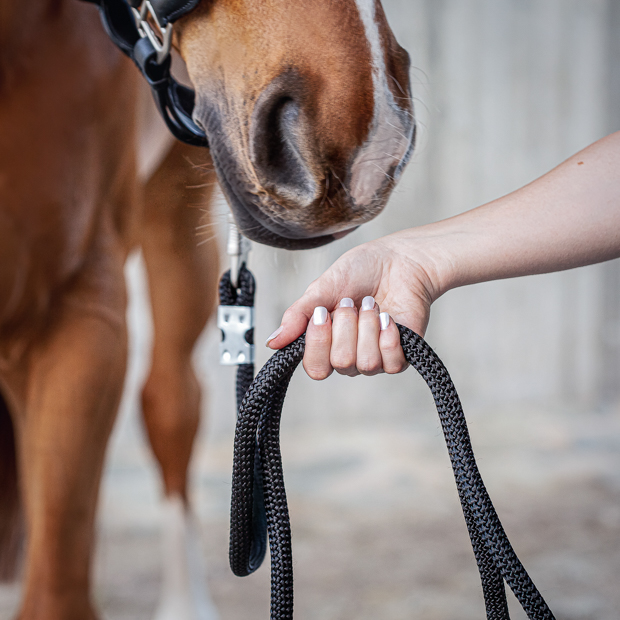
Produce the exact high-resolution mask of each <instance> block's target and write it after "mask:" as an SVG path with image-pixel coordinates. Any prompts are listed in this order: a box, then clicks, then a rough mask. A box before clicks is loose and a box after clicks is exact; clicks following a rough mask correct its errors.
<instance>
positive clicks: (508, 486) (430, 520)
mask: <svg viewBox="0 0 620 620" xmlns="http://www.w3.org/2000/svg"><path fill="white" fill-rule="evenodd" d="M136 286H137V287H138V289H139V288H140V286H141V284H140V282H139V281H138V283H137V284H136ZM141 303H142V302H140V301H139V300H138V301H136V300H135V299H134V302H133V305H132V309H131V311H130V317H131V320H132V324H133V325H134V335H133V338H132V343H133V344H132V350H133V353H132V361H131V365H130V372H129V378H128V382H127V389H126V397H125V400H124V403H123V405H122V409H121V414H120V419H119V423H118V425H117V428H116V430H115V435H114V437H113V440H112V442H111V445H110V452H109V458H108V465H107V468H106V473H105V479H104V485H103V493H102V499H101V507H100V519H99V520H100V523H99V530H98V531H99V534H98V545H97V554H96V569H95V597H96V600H97V602H98V605H99V607H100V609H101V610H102V615H103V618H105V619H106V620H147V619H149V618H151V617H152V615H153V610H154V608H155V605H156V601H157V595H158V588H159V582H160V576H159V570H160V561H161V560H160V554H159V538H158V532H159V519H160V513H159V509H160V504H159V494H160V487H159V480H158V477H157V471H156V468H155V465H154V463H153V461H152V457H151V455H150V453H149V450H148V446H147V445H146V443H145V440H144V436H143V433H142V429H141V426H140V423H139V417H138V410H137V389H138V386H139V384H140V382H141V380H142V377H143V374H144V370H145V368H146V361H147V358H148V353H147V352H146V348H145V342H146V341H147V340H148V324H147V323H145V321H144V319H143V318H142V317H143V316H144V308H143V307H142V306H141V305H140V304H141ZM216 345H217V343H216V336H215V334H214V330H213V328H211V329H210V330H208V332H207V333H206V334H205V336H204V338H203V340H202V341H201V344H200V346H199V350H198V352H197V367H198V371H199V373H200V375H201V377H203V379H204V381H205V383H206V384H208V385H209V386H210V389H209V397H208V399H207V401H206V404H208V408H209V409H210V416H209V418H208V422H205V424H203V428H202V429H201V434H200V438H199V441H198V445H197V448H196V452H195V458H194V462H193V468H192V472H193V481H192V496H193V504H194V507H195V511H196V513H197V515H198V517H199V519H200V523H201V526H202V533H203V545H204V553H205V557H206V558H207V561H208V565H209V574H210V587H211V590H212V593H213V596H214V599H215V601H216V603H217V604H218V606H219V608H220V610H221V617H222V620H246V619H249V618H268V615H269V612H268V609H269V569H268V566H267V565H266V566H264V567H263V568H261V569H260V570H259V571H258V573H257V574H255V575H253V576H251V577H248V578H245V579H239V578H236V577H234V576H233V575H232V573H231V572H230V570H229V568H228V564H227V547H228V532H227V529H228V510H229V494H230V470H231V462H232V437H233V431H234V412H233V410H232V401H231V398H232V393H233V392H232V389H233V383H232V380H233V373H232V372H231V371H230V369H226V368H218V367H216V366H215V365H214V362H213V360H214V359H215V355H216ZM360 382H363V383H360ZM367 382H370V383H367ZM360 385H364V386H365V387H369V386H370V387H371V390H370V392H369V393H370V394H371V397H368V396H366V397H365V402H360V397H359V390H358V387H356V386H360ZM457 388H458V383H457ZM388 392H389V394H390V401H389V402H390V407H389V408H384V407H382V403H383V402H384V401H385V398H384V395H385V394H387V393H388ZM326 395H327V396H326ZM347 403H348V405H347ZM464 405H465V411H466V415H467V417H468V420H469V424H470V431H471V434H472V439H473V443H474V447H475V450H476V454H477V457H478V462H479V466H480V469H481V471H482V475H483V477H484V479H485V482H486V484H487V486H488V488H489V491H490V494H491V497H492V498H493V500H494V502H495V504H496V507H497V510H498V512H499V514H500V517H501V518H502V520H503V522H504V526H505V528H506V530H507V532H508V534H509V536H510V538H511V540H512V543H513V545H514V547H515V548H516V550H517V553H518V554H519V556H520V557H521V559H522V561H523V562H524V564H525V566H526V568H527V569H528V570H529V572H530V574H531V575H532V577H533V578H534V580H535V582H536V583H537V585H538V587H539V588H540V589H541V590H542V592H543V594H544V596H545V597H546V599H547V600H548V602H549V604H550V606H551V607H552V609H553V610H554V612H555V614H556V617H557V618H558V620H594V619H596V620H616V619H617V618H618V616H619V615H618V609H620V589H619V588H618V577H619V576H620V409H618V408H614V407H610V408H608V409H606V410H604V411H591V410H587V409H584V408H583V407H579V406H578V405H572V406H569V405H562V406H560V405H557V404H556V405H548V406H542V405H540V404H538V405H533V404H530V405H514V406H506V405H503V406H502V407H499V408H498V407H496V406H493V405H489V404H488V403H468V402H465V403H464ZM282 435H283V437H282V446H283V458H284V467H285V477H286V482H287V490H288V495H289V501H290V508H291V519H292V528H293V552H294V560H295V583H296V615H295V617H296V618H297V619H298V620H315V619H316V620H351V619H353V618H355V619H357V620H370V619H371V618H372V619H376V618H382V619H385V620H401V619H405V618H407V619H420V620H469V619H472V620H473V619H474V618H476V619H480V618H483V617H484V611H483V603H482V597H481V591H480V586H479V581H478V576H477V571H476V568H475V562H474V559H473V555H472V552H471V549H470V547H469V542H468V538H467V533H466V529H465V525H464V522H463V519H462V515H461V513H460V507H459V505H458V500H457V495H456V491H455V488H454V482H453V480H452V476H451V470H450V465H449V460H448V457H447V453H446V449H445V445H444V444H443V439H442V436H441V432H440V428H439V423H438V420H437V415H436V413H435V411H434V409H433V406H432V401H431V399H430V396H429V394H428V393H427V390H426V388H425V386H424V385H423V384H422V382H421V380H419V378H417V377H416V376H415V373H414V371H408V372H407V373H405V374H403V375H401V376H399V377H395V378H394V377H392V378H390V377H375V378H356V379H354V380H350V379H347V378H343V377H332V378H330V379H329V380H328V381H327V382H326V383H325V384H316V383H313V382H311V381H310V380H308V379H307V378H306V377H305V376H303V375H302V374H301V373H299V374H298V376H296V377H295V378H294V380H293V383H292V386H291V388H290V399H289V401H288V403H287V406H286V408H285V413H284V421H283V432H282ZM18 598H19V588H18V586H2V587H0V620H9V619H10V618H12V617H13V613H14V610H15V608H16V605H17V602H18ZM524 617H525V616H524V615H523V614H522V612H520V611H518V612H517V611H515V613H514V614H513V618H524Z"/></svg>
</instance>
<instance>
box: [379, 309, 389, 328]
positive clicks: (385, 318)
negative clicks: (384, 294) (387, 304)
mask: <svg viewBox="0 0 620 620" xmlns="http://www.w3.org/2000/svg"><path fill="white" fill-rule="evenodd" d="M379 323H380V324H381V331H383V330H384V329H387V328H388V326H389V325H390V315H389V314H388V313H387V312H382V313H381V314H380V315H379Z"/></svg>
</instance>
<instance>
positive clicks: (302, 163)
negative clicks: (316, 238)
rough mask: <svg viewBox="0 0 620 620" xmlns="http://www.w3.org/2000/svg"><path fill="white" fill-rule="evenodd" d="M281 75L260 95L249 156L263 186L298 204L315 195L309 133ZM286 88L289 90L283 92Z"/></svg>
mask: <svg viewBox="0 0 620 620" xmlns="http://www.w3.org/2000/svg"><path fill="white" fill-rule="evenodd" d="M287 77H288V76H287V75H286V74H284V75H283V76H280V77H279V78H276V80H274V81H273V82H272V83H271V84H270V85H269V86H268V87H267V88H266V89H265V90H264V91H263V93H262V94H261V96H260V97H259V99H258V101H257V102H256V106H255V108H254V112H253V113H252V123H251V127H250V157H251V160H252V164H253V166H254V170H255V172H256V175H257V177H258V180H259V181H260V183H261V184H262V185H263V187H264V189H266V190H267V191H269V192H272V193H274V194H276V196H278V197H281V198H283V199H285V200H289V201H293V202H294V203H295V204H297V205H299V206H305V205H309V204H311V203H312V202H313V200H314V199H315V197H316V192H317V183H316V181H315V180H314V178H313V176H312V173H311V171H310V169H309V166H308V164H309V161H308V160H309V159H310V157H311V153H310V149H309V146H308V142H309V140H308V135H309V132H308V131H307V128H306V126H305V120H304V118H303V114H302V111H301V108H300V104H299V103H298V99H297V98H296V97H295V96H293V95H291V94H290V90H291V89H290V88H289V89H285V87H286V86H289V87H290V86H294V84H291V83H290V82H289V81H288V80H287V79H286V78H287ZM287 90H288V91H289V92H287Z"/></svg>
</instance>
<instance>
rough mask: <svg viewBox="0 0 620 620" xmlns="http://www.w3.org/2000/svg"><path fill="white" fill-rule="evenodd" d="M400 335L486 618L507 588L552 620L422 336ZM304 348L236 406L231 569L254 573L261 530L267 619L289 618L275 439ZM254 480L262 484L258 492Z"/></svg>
mask: <svg viewBox="0 0 620 620" xmlns="http://www.w3.org/2000/svg"><path fill="white" fill-rule="evenodd" d="M398 329H399V331H400V336H401V345H402V347H403V351H404V352H405V357H406V358H407V361H408V362H409V363H410V364H411V365H412V366H413V367H414V368H415V369H416V370H417V371H418V373H419V374H420V376H421V377H422V378H423V379H424V381H425V382H426V384H427V385H428V387H429V388H430V390H431V393H432V395H433V399H434V400H435V405H436V407H437V412H438V414H439V419H440V422H441V427H442V430H443V434H444V438H445V441H446V446H447V448H448V453H449V455H450V461H451V463H452V470H453V473H454V479H455V481H456V486H457V490H458V494H459V499H460V501H461V507H462V509H463V515H464V517H465V522H466V524H467V529H468V531H469V536H470V540H471V544H472V547H473V550H474V555H475V557H476V562H477V564H478V570H479V572H480V578H481V582H482V590H483V594H484V600H485V607H486V613H487V619H488V620H509V618H510V616H509V613H508V605H507V602H506V591H505V587H504V582H506V583H507V584H508V586H509V587H510V589H511V590H512V592H513V593H514V595H515V596H516V598H517V600H518V601H519V603H520V604H521V606H522V607H523V609H524V610H525V612H526V614H527V617H528V618H529V619H530V620H555V619H554V616H553V614H552V613H551V610H550V609H549V607H548V606H547V604H546V602H545V601H544V599H543V597H542V596H541V594H540V592H539V591H538V590H537V588H536V586H535V585H534V583H533V582H532V580H531V579H530V577H529V575H528V574H527V572H526V570H525V568H524V567H523V565H522V564H521V562H520V560H519V558H518V557H517V555H516V553H515V552H514V550H513V548H512V545H511V544H510V541H509V540H508V537H507V536H506V533H505V532H504V528H503V527H502V524H501V522H500V520H499V517H498V516H497V513H496V512H495V508H494V506H493V503H492V502H491V499H490V497H489V495H488V493H487V490H486V488H485V486H484V483H483V481H482V478H481V476H480V472H479V470H478V466H477V465H476V460H475V458H474V453H473V449H472V446H471V441H470V438H469V432H468V430H467V423H466V420H465V416H464V414H463V408H462V406H461V402H460V400H459V397H458V394H457V392H456V389H455V387H454V384H453V383H452V379H451V378H450V375H449V374H448V371H447V370H446V368H445V366H444V365H443V363H442V362H441V360H440V359H439V357H438V356H437V354H436V353H435V352H434V351H433V349H432V348H431V347H430V346H429V345H428V344H427V343H426V341H425V340H424V339H423V338H422V337H420V336H419V335H417V334H416V333H414V332H413V331H411V330H410V329H408V328H407V327H403V326H402V325H398ZM304 348H305V336H301V337H300V338H298V339H297V340H295V342H293V343H291V344H289V345H288V346H287V347H285V348H283V349H281V350H280V351H277V352H276V353H274V354H273V355H272V356H271V358H270V359H269V360H268V361H267V363H266V364H265V365H264V366H263V368H262V369H261V370H260V372H259V373H258V375H257V376H256V379H255V380H254V381H253V382H252V383H251V385H249V387H248V389H247V392H246V393H245V396H244V397H243V399H242V401H241V404H240V406H239V415H238V419H237V429H236V433H235V454H234V463H233V481H232V498H231V518H230V550H229V556H230V566H231V568H232V571H233V572H234V573H235V575H239V576H244V575H249V574H250V573H251V572H253V571H255V570H256V569H257V568H258V566H260V561H258V560H259V556H260V553H259V552H260V549H261V541H263V542H264V536H265V528H266V530H267V532H268V535H269V548H270V553H271V620H291V619H292V618H293V561H292V551H291V529H290V520H289V514H288V505H287V501H286V491H285V488H284V476H283V472H282V459H281V455H280V437H279V435H280V417H281V414H282V406H283V404H284V397H285V395H286V390H287V388H288V384H289V382H290V380H291V377H292V375H293V373H294V372H295V369H296V368H297V366H298V365H299V363H300V362H301V360H302V358H303V355H304ZM257 477H260V478H261V480H260V482H261V483H262V484H258V485H257V480H256V478H257ZM261 487H262V490H261ZM257 493H260V494H261V495H262V499H263V501H264V509H265V512H264V513H263V515H262V517H263V518H264V521H260V518H261V514H260V512H257V510H256V505H257V501H258V499H259V498H257V497H256V494H257ZM261 536H262V537H263V538H261ZM263 552H264V551H263Z"/></svg>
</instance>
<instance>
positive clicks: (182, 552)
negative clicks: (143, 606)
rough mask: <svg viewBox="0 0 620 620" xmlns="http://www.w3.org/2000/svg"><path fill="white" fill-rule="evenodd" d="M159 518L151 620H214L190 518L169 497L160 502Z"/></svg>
mask: <svg viewBox="0 0 620 620" xmlns="http://www.w3.org/2000/svg"><path fill="white" fill-rule="evenodd" d="M163 517H164V518H163V523H162V525H163V528H162V529H163V578H162V588H161V600H160V602H159V607H158V609H157V612H156V613H155V620H218V618H219V615H218V613H217V611H216V609H215V606H214V605H213V602H212V601H211V598H210V596H209V592H208V590H207V580H206V575H205V573H206V570H205V566H204V559H203V557H202V553H201V549H200V536H199V534H198V530H197V526H196V523H195V521H194V518H193V516H192V514H191V513H190V512H189V510H188V509H187V508H186V507H185V505H184V502H183V500H182V499H181V498H180V497H179V496H172V497H169V498H166V500H165V502H164V510H163Z"/></svg>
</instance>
